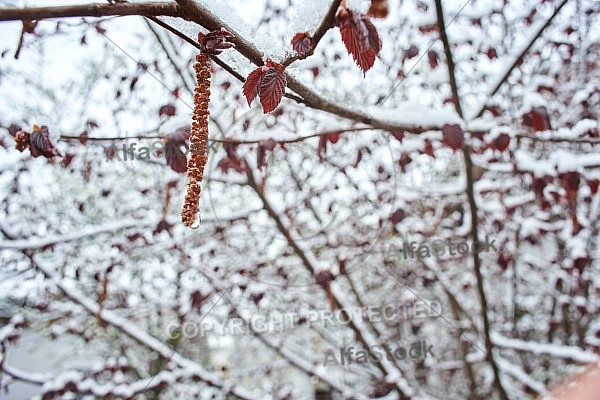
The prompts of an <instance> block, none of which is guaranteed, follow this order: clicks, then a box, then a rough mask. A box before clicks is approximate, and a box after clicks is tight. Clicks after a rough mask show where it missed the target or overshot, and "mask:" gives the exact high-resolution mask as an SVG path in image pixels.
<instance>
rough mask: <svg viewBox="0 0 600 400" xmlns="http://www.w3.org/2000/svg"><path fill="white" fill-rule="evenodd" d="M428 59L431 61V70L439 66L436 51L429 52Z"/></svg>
mask: <svg viewBox="0 0 600 400" xmlns="http://www.w3.org/2000/svg"><path fill="white" fill-rule="evenodd" d="M427 59H428V60H429V66H430V67H431V69H434V68H435V67H437V66H438V56H437V53H436V52H435V51H434V50H429V51H428V52H427Z"/></svg>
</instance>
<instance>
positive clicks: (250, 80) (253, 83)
mask: <svg viewBox="0 0 600 400" xmlns="http://www.w3.org/2000/svg"><path fill="white" fill-rule="evenodd" d="M267 71H268V68H267V67H266V66H262V67H260V68H257V69H255V70H254V71H252V72H251V73H250V75H248V77H247V78H246V82H244V87H243V92H244V96H245V97H246V100H247V101H248V106H250V105H251V104H252V101H253V100H254V99H255V98H256V96H258V89H259V87H260V81H261V80H262V77H263V75H264V74H265V73H266V72H267Z"/></svg>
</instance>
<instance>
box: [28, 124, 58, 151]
mask: <svg viewBox="0 0 600 400" xmlns="http://www.w3.org/2000/svg"><path fill="white" fill-rule="evenodd" d="M29 141H30V146H29V151H31V155H32V156H33V157H39V156H44V157H46V158H53V157H54V156H58V155H60V153H59V152H58V150H57V149H56V148H55V147H54V144H52V142H51V141H50V131H48V127H47V126H46V125H42V126H41V127H39V126H37V125H34V126H33V132H31V136H30V137H29Z"/></svg>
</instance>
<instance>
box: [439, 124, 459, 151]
mask: <svg viewBox="0 0 600 400" xmlns="http://www.w3.org/2000/svg"><path fill="white" fill-rule="evenodd" d="M442 137H443V138H442V143H444V144H445V145H446V146H448V147H450V148H452V149H453V150H458V149H461V148H462V147H463V146H464V144H465V137H464V134H463V131H462V128H461V127H460V125H458V124H453V125H448V124H446V125H444V126H443V127H442Z"/></svg>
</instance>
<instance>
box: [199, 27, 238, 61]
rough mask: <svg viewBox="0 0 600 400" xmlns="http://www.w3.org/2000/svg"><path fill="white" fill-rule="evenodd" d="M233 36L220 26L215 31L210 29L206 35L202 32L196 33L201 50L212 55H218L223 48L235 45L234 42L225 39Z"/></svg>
mask: <svg viewBox="0 0 600 400" xmlns="http://www.w3.org/2000/svg"><path fill="white" fill-rule="evenodd" d="M232 37H234V35H233V34H231V33H230V32H228V31H227V30H225V29H224V28H221V29H220V30H217V31H212V32H209V33H207V34H206V35H205V34H203V33H199V34H198V43H200V45H201V46H202V50H203V51H205V52H206V53H208V54H211V55H213V56H218V55H219V54H221V52H222V51H223V50H225V49H230V48H232V47H235V44H233V43H231V42H228V41H227V40H228V39H230V38H232Z"/></svg>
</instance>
